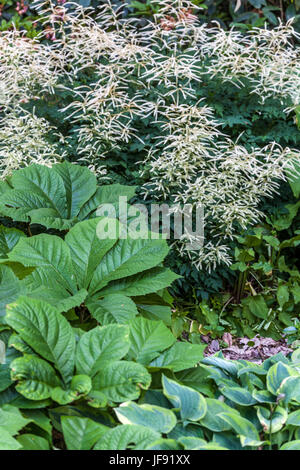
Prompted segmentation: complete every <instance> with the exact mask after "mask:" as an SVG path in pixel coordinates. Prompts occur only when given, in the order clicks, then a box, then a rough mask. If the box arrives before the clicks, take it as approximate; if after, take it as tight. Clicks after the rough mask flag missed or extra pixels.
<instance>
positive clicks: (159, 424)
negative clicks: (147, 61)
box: [114, 402, 177, 434]
mask: <svg viewBox="0 0 300 470" xmlns="http://www.w3.org/2000/svg"><path fill="white" fill-rule="evenodd" d="M114 411H115V413H116V415H117V417H118V419H119V421H120V422H121V423H122V424H141V425H145V424H147V427H148V428H150V429H153V430H154V431H157V432H161V433H162V434H168V433H169V432H170V431H171V430H172V429H173V428H174V427H175V426H176V423H177V419H176V416H175V414H174V413H173V411H171V410H168V409H166V408H162V407H160V406H155V405H148V404H144V405H137V404H136V403H134V402H125V403H122V405H120V406H119V408H115V410H114Z"/></svg>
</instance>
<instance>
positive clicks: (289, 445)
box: [279, 439, 300, 450]
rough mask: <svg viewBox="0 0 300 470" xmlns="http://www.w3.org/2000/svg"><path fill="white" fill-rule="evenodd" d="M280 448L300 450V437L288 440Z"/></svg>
mask: <svg viewBox="0 0 300 470" xmlns="http://www.w3.org/2000/svg"><path fill="white" fill-rule="evenodd" d="M279 450H300V439H298V440H296V441H290V442H286V443H285V444H283V446H281V447H280V449H279Z"/></svg>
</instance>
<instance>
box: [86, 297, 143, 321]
mask: <svg viewBox="0 0 300 470" xmlns="http://www.w3.org/2000/svg"><path fill="white" fill-rule="evenodd" d="M95 297H96V296H95ZM87 308H88V309H89V311H90V313H91V315H92V317H93V318H95V319H96V320H97V321H98V322H99V323H100V324H101V325H109V324H111V323H123V324H126V325H127V324H129V322H130V321H131V320H133V319H134V318H135V316H136V315H137V314H138V310H137V307H136V305H135V303H134V302H133V300H131V299H130V297H126V296H125V295H122V294H110V295H106V296H105V297H104V298H103V299H98V300H94V298H91V299H90V300H88V301H87Z"/></svg>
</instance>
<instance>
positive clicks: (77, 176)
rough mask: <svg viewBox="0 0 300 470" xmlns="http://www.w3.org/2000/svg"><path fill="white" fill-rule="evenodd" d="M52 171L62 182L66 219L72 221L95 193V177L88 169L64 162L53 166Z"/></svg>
mask: <svg viewBox="0 0 300 470" xmlns="http://www.w3.org/2000/svg"><path fill="white" fill-rule="evenodd" d="M52 169H53V170H54V171H55V172H56V173H58V175H59V176H60V177H61V179H62V180H63V183H64V186H65V192H66V206H67V218H68V219H72V218H74V217H75V216H77V215H78V213H79V211H80V209H81V207H82V206H83V205H84V204H85V203H86V202H87V201H88V200H89V199H90V197H92V195H93V194H94V193H95V192H96V188H97V179H96V176H95V175H94V174H93V173H92V172H91V171H90V170H89V169H88V168H85V167H83V166H79V165H74V164H71V163H69V162H66V161H65V162H63V163H59V164H57V165H53V167H52Z"/></svg>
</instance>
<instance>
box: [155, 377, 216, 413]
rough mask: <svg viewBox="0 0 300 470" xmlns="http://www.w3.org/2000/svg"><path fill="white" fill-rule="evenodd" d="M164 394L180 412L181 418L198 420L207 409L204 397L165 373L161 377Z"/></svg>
mask: <svg viewBox="0 0 300 470" xmlns="http://www.w3.org/2000/svg"><path fill="white" fill-rule="evenodd" d="M162 384H163V390H164V395H165V396H166V397H167V398H168V400H170V402H171V403H172V405H173V406H174V408H175V409H176V410H178V411H179V412H180V416H181V418H182V420H184V421H185V420H190V421H198V420H199V419H201V418H203V417H204V416H205V414H206V411H207V406H206V401H205V398H204V397H203V396H202V395H201V394H200V393H199V392H197V391H196V390H193V389H192V388H189V387H186V386H185V385H180V384H179V383H177V382H175V381H174V380H171V379H168V378H167V377H166V376H165V375H163V378H162Z"/></svg>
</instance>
